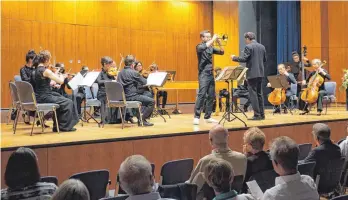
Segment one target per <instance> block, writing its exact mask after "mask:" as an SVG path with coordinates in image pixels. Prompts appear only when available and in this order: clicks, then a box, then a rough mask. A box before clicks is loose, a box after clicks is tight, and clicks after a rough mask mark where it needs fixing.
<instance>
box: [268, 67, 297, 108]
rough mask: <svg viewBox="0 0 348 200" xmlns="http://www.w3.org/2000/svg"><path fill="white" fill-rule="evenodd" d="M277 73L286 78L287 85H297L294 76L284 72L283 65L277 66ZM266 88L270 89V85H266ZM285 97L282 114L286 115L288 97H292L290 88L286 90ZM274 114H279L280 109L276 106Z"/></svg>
mask: <svg viewBox="0 0 348 200" xmlns="http://www.w3.org/2000/svg"><path fill="white" fill-rule="evenodd" d="M278 72H279V74H280V75H283V76H286V78H287V80H288V83H289V85H290V84H296V83H297V82H296V79H295V77H294V75H293V74H292V73H289V72H288V71H286V69H285V65H284V64H279V65H278ZM267 87H272V85H271V83H267ZM285 95H286V100H285V102H284V104H285V107H284V108H283V109H284V113H285V114H286V113H288V110H287V108H288V107H289V103H290V97H291V96H292V95H294V94H293V93H292V91H291V87H289V88H287V89H286V92H285ZM274 113H280V107H279V106H276V109H275V110H274Z"/></svg>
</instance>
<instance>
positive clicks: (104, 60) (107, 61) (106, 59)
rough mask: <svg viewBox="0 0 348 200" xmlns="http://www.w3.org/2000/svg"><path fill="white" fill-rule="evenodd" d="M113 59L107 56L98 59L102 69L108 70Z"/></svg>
mask: <svg viewBox="0 0 348 200" xmlns="http://www.w3.org/2000/svg"><path fill="white" fill-rule="evenodd" d="M113 62H114V61H113V60H112V58H110V57H109V56H104V57H102V58H101V59H100V63H101V65H102V67H103V69H104V70H108V69H109V68H110V67H111V65H112V63H113Z"/></svg>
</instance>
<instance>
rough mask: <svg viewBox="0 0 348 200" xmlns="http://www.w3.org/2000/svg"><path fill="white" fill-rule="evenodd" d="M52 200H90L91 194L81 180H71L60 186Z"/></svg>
mask: <svg viewBox="0 0 348 200" xmlns="http://www.w3.org/2000/svg"><path fill="white" fill-rule="evenodd" d="M52 200H89V192H88V189H87V187H86V186H85V184H83V183H82V182H81V181H80V180H76V179H69V180H66V181H64V182H63V183H62V184H61V185H60V186H59V188H58V189H57V191H56V192H55V193H54V194H53V196H52Z"/></svg>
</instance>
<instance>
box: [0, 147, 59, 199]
mask: <svg viewBox="0 0 348 200" xmlns="http://www.w3.org/2000/svg"><path fill="white" fill-rule="evenodd" d="M40 179H41V176H40V172H39V166H38V163H37V157H36V154H35V152H34V151H33V150H31V149H29V148H24V147H21V148H19V149H17V151H15V152H13V153H12V154H11V156H10V158H9V159H8V163H7V166H6V170H5V183H6V185H7V186H8V188H7V189H2V190H1V199H2V200H7V199H36V200H41V199H42V200H44V199H50V198H51V196H52V195H53V193H54V191H56V189H57V186H56V185H55V184H53V183H41V182H40Z"/></svg>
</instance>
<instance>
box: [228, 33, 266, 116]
mask: <svg viewBox="0 0 348 200" xmlns="http://www.w3.org/2000/svg"><path fill="white" fill-rule="evenodd" d="M244 38H245V43H246V44H247V45H246V46H245V48H244V51H243V52H244V54H243V55H242V56H240V57H237V56H235V55H232V56H231V58H232V60H233V61H236V62H242V63H246V67H247V68H248V71H247V74H246V78H247V81H248V90H249V95H250V101H251V105H252V107H253V110H254V116H253V117H252V118H251V119H250V120H263V119H265V112H264V103H263V92H262V78H263V77H264V64H265V62H266V61H267V58H266V49H265V46H263V45H262V44H260V43H258V42H256V40H255V34H254V33H252V32H247V33H245V34H244Z"/></svg>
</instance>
